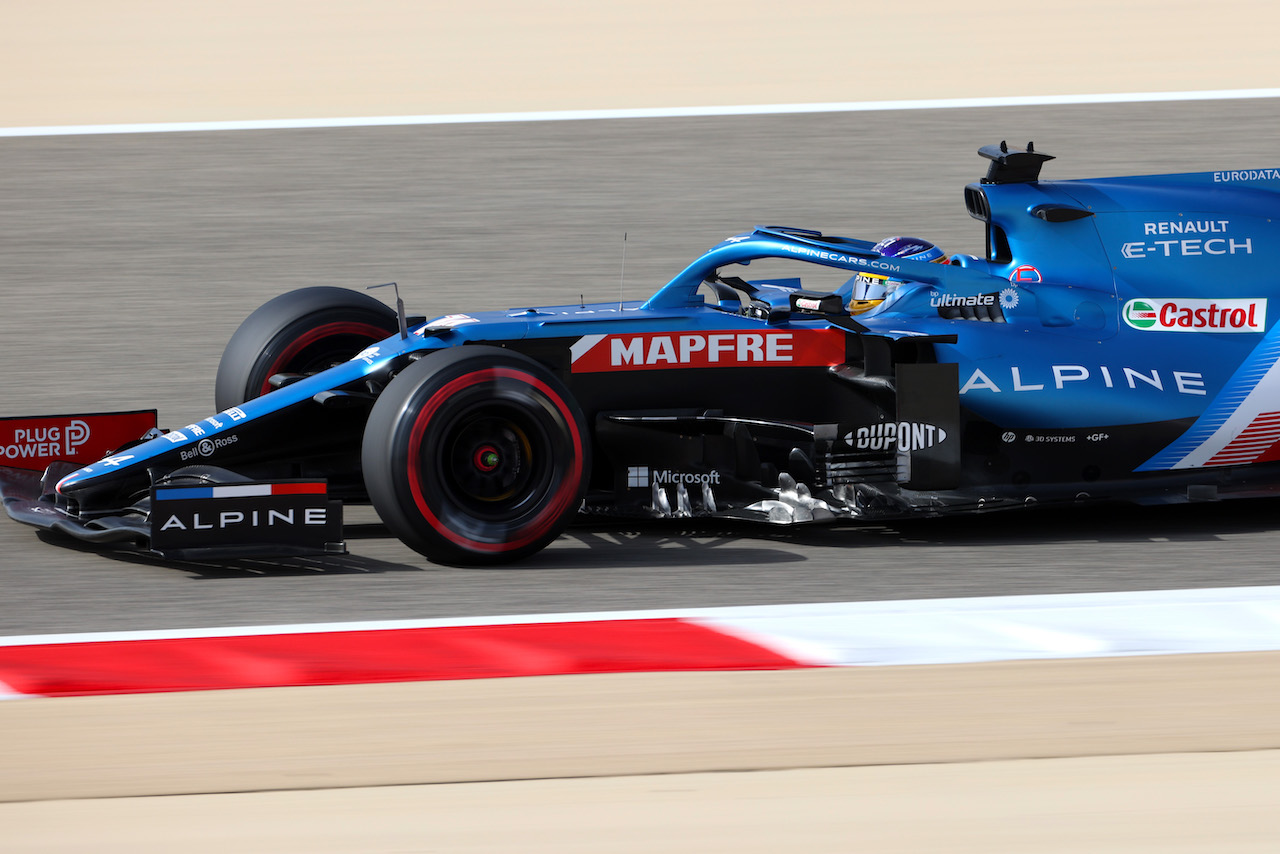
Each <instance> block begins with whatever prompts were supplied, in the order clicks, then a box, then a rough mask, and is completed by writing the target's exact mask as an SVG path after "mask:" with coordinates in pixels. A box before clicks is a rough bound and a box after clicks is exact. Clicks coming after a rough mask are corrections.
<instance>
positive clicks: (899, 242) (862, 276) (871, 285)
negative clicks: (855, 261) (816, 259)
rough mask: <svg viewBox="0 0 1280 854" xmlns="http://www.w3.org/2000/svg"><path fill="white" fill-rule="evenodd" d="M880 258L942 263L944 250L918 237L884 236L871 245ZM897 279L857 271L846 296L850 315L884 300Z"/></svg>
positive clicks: (896, 285) (945, 256) (868, 309)
mask: <svg viewBox="0 0 1280 854" xmlns="http://www.w3.org/2000/svg"><path fill="white" fill-rule="evenodd" d="M872 248H873V249H874V250H875V251H876V252H878V253H880V256H881V257H883V258H905V259H907V260H908V261H924V262H926V263H929V262H931V263H934V264H946V263H947V261H948V258H947V253H945V252H943V251H942V249H941V248H939V247H938V246H937V245H935V244H933V243H930V242H929V241H927V240H921V239H920V238H918V237H886V238H885V239H884V240H881V241H880V242H879V243H877V244H876V245H875V246H873V247H872ZM901 284H902V280H901V279H891V278H889V277H888V276H882V275H879V274H876V273H859V274H858V275H856V276H854V278H853V293H852V295H851V296H850V299H849V312H850V314H861V313H862V312H864V311H870V310H871V309H873V308H875V307H876V306H878V305H879V304H880V303H882V302H884V300H885V298H886V297H887V296H889V294H891V293H893V292H894V291H895V290H896V289H897V287H898V285H901Z"/></svg>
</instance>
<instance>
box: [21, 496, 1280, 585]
mask: <svg viewBox="0 0 1280 854" xmlns="http://www.w3.org/2000/svg"><path fill="white" fill-rule="evenodd" d="M1277 520H1280V499H1257V500H1250V501H1231V502H1220V503H1206V504H1178V505H1169V506H1162V507H1138V506H1134V505H1128V504H1117V505H1094V506H1089V507H1075V506H1069V507H1038V508H1030V509H1026V510H1015V511H1008V512H1000V513H988V514H976V515H968V516H951V517H939V518H933V519H913V520H906V521H898V522H893V523H886V524H878V525H866V524H852V523H837V524H831V525H799V526H764V525H759V524H753V523H748V522H737V521H733V520H715V519H697V518H688V519H654V520H631V519H627V520H618V519H610V520H600V519H589V520H584V521H581V522H576V523H575V524H573V525H571V526H570V527H569V529H568V530H567V531H566V532H565V534H563V535H562V536H561V538H560V540H559V541H558V542H557V543H555V544H553V545H552V546H551V547H550V548H548V549H546V550H544V551H542V552H539V553H538V554H535V555H533V556H532V557H530V558H527V559H525V560H523V561H520V562H517V563H511V564H499V565H496V566H486V567H470V568H466V569H464V570H463V571H487V572H493V571H506V572H513V571H520V572H546V571H555V570H564V569H573V570H580V569H595V568H626V567H645V566H654V565H662V564H667V563H673V562H679V563H686V564H687V563H696V564H701V565H706V566H727V565H734V564H752V565H757V566H763V565H770V564H791V563H801V562H804V561H806V560H809V555H807V554H806V549H840V550H845V549H863V548H868V547H877V546H892V547H898V548H940V547H958V546H963V547H983V546H986V547H992V548H999V547H1008V546H1016V545H1023V546H1035V545H1051V544H1055V543H1108V544H1117V545H1119V544H1126V543H1144V542H1212V541H1217V540H1220V539H1222V538H1224V537H1227V536H1231V535H1241V534H1244V535H1247V534H1263V533H1266V532H1269V531H1273V530H1277V529H1280V523H1278V522H1277ZM343 531H344V536H345V538H346V540H347V542H348V546H349V548H350V550H351V551H350V553H349V554H344V555H320V556H307V557H269V558H268V557H263V558H228V559H206V560H171V559H166V558H162V557H160V556H158V555H154V554H151V553H149V552H146V551H142V550H137V549H127V548H123V549H120V548H117V549H103V548H101V547H96V546H93V545H90V544H86V543H81V542H79V541H76V540H71V539H67V538H63V537H60V536H58V535H56V534H50V533H48V532H39V537H40V539H42V540H44V541H45V542H47V543H50V544H54V545H57V546H59V547H61V548H67V549H72V550H75V551H80V552H87V553H96V554H99V555H101V556H103V557H107V558H109V559H112V560H118V561H124V562H128V563H135V564H140V565H145V566H153V567H163V568H166V569H175V570H179V571H182V572H186V573H190V574H191V575H192V576H194V577H196V578H199V579H236V578H241V579H242V578H251V577H265V576H270V577H281V576H314V575H368V574H377V573H387V572H442V571H458V569H457V568H453V567H443V566H439V565H436V564H432V563H430V562H429V561H427V560H426V558H422V557H418V556H417V555H414V554H412V553H410V552H408V551H407V549H406V548H405V547H403V546H402V545H401V544H400V543H399V542H398V541H396V540H395V539H394V538H393V537H392V536H391V534H390V533H389V532H388V531H387V529H386V527H385V526H384V525H382V524H381V523H378V522H365V523H358V524H348V525H346V526H345V527H344V529H343Z"/></svg>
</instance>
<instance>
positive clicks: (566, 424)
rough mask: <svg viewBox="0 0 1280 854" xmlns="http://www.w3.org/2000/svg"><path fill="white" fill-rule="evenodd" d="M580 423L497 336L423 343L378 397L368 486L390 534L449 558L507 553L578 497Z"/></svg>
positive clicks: (529, 542)
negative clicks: (497, 343)
mask: <svg viewBox="0 0 1280 854" xmlns="http://www.w3.org/2000/svg"><path fill="white" fill-rule="evenodd" d="M587 443H588V435H587V429H586V423H585V421H584V420H583V417H582V413H581V412H580V411H579V409H578V407H577V405H576V404H575V403H574V401H573V398H572V397H570V395H569V393H568V391H567V390H566V389H565V388H564V386H563V385H562V384H561V383H560V381H559V380H557V379H556V377H555V376H554V375H553V374H552V373H551V371H549V370H548V369H547V368H545V367H543V366H542V365H541V364H539V363H538V362H536V361H534V360H533V359H530V358H527V357H525V356H523V355H520V354H517V353H512V352H509V351H507V350H503V349H500V348H497V347H487V346H478V345H476V346H464V347H458V348H455V349H449V350H442V351H439V352H437V353H433V354H431V355H428V356H426V357H424V358H422V359H420V360H419V361H417V362H415V363H414V364H412V365H410V366H409V367H408V368H406V369H405V370H404V371H402V372H401V373H400V374H399V375H398V376H397V377H396V378H395V380H393V381H392V383H391V384H390V385H389V386H388V387H387V389H386V390H385V391H384V392H383V393H382V395H381V396H380V397H379V398H378V400H377V402H376V403H375V404H374V406H373V411H372V412H371V413H370V415H369V422H368V424H367V425H366V427H365V434H364V443H363V446H362V459H363V465H364V480H365V488H366V490H367V491H368V494H369V499H370V500H371V501H372V502H373V506H374V508H375V509H376V510H377V511H378V515H379V516H381V517H382V520H383V522H385V523H386V525H387V527H388V528H389V529H390V530H391V532H392V533H393V534H395V535H396V536H397V537H399V538H400V539H401V540H403V541H404V543H405V544H406V545H408V546H409V547H410V548H413V549H415V550H416V551H418V552H421V553H422V554H424V555H426V556H427V558H428V559H430V560H432V561H434V562H436V563H443V564H451V565H478V564H496V563H506V562H509V561H514V560H518V559H520V558H523V557H526V556H528V555H531V554H533V553H535V552H537V551H539V550H540V549H542V548H543V547H545V546H546V545H547V544H548V543H550V542H551V541H552V540H554V539H555V538H556V537H557V536H558V535H559V534H560V532H561V531H562V530H563V529H564V526H565V525H566V524H567V523H568V521H569V519H570V518H571V517H572V515H573V514H574V513H575V512H577V510H578V507H579V505H580V504H581V502H582V495H583V492H584V490H585V489H586V485H587V479H588V460H589V459H590V454H589V451H588V448H587Z"/></svg>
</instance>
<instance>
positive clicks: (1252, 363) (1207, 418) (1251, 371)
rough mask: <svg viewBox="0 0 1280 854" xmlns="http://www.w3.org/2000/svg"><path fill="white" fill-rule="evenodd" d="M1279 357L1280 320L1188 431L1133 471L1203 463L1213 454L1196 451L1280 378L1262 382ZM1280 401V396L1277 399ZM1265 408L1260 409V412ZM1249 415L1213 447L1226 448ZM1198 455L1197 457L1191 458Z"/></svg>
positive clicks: (1167, 468)
mask: <svg viewBox="0 0 1280 854" xmlns="http://www.w3.org/2000/svg"><path fill="white" fill-rule="evenodd" d="M1278 360H1280V323H1277V324H1275V325H1274V326H1272V327H1271V331H1270V332H1268V333H1267V335H1266V337H1265V338H1263V339H1262V343H1261V344H1259V345H1258V347H1257V348H1256V349H1255V350H1254V351H1253V352H1252V353H1251V354H1249V358H1247V359H1245V360H1244V362H1243V363H1242V364H1241V365H1240V367H1239V368H1237V369H1236V372H1235V373H1234V374H1232V375H1231V379H1229V380H1227V384H1226V385H1225V386H1223V388H1222V391H1221V392H1219V393H1218V396H1217V397H1215V398H1214V399H1213V402H1212V403H1210V404H1209V406H1208V407H1207V408H1206V409H1205V411H1204V412H1203V413H1202V414H1201V415H1200V417H1199V418H1197V419H1196V422H1195V423H1194V424H1192V425H1191V427H1190V428H1189V429H1188V430H1187V432H1185V433H1183V434H1182V435H1181V436H1180V437H1178V439H1177V440H1176V441H1174V442H1173V443H1172V444H1171V445H1169V446H1168V447H1166V448H1165V449H1164V450H1163V451H1160V453H1158V454H1156V455H1155V456H1154V457H1152V458H1151V459H1149V460H1147V461H1146V462H1145V463H1143V464H1142V465H1140V466H1138V467H1137V468H1136V469H1134V471H1167V470H1169V469H1177V468H1192V467H1195V466H1197V465H1202V464H1203V460H1201V459H1199V458H1200V457H1203V458H1204V459H1208V458H1209V457H1211V456H1212V455H1213V454H1212V453H1209V454H1207V455H1205V454H1198V455H1197V454H1196V451H1198V450H1200V449H1202V448H1204V447H1205V445H1206V444H1208V443H1209V442H1210V441H1211V440H1212V439H1213V438H1214V437H1215V436H1216V435H1218V433H1219V431H1221V430H1222V428H1223V426H1225V425H1226V424H1227V422H1228V420H1229V419H1230V418H1231V417H1232V416H1233V415H1235V414H1236V413H1237V412H1240V410H1241V408H1242V407H1243V406H1244V404H1245V401H1247V400H1248V399H1249V397H1250V396H1251V395H1253V394H1254V393H1255V392H1256V391H1258V388H1259V386H1260V385H1261V386H1266V387H1270V386H1273V385H1275V384H1276V383H1277V381H1280V374H1273V375H1272V377H1271V379H1272V381H1271V382H1268V383H1263V380H1264V379H1265V378H1267V376H1268V374H1272V372H1273V371H1274V370H1275V369H1276V367H1277V361H1278ZM1276 402H1277V403H1280V398H1277V401H1276ZM1261 411H1262V409H1261V408H1259V409H1258V412H1261ZM1256 414H1257V413H1252V414H1249V415H1248V417H1247V418H1245V419H1243V421H1244V423H1243V424H1242V425H1240V427H1239V429H1237V430H1235V431H1234V433H1233V434H1232V435H1230V436H1226V438H1225V441H1220V442H1218V443H1215V445H1216V446H1217V447H1214V448H1212V449H1211V450H1212V451H1213V452H1215V453H1216V451H1218V450H1221V447H1225V446H1226V444H1227V443H1228V442H1230V441H1231V439H1232V438H1234V437H1235V435H1236V434H1238V433H1239V432H1240V430H1242V429H1244V428H1245V427H1247V426H1248V425H1249V423H1250V422H1251V421H1252V420H1253V417H1254V415H1256ZM1193 455H1195V459H1194V460H1193V459H1191V458H1192V457H1193Z"/></svg>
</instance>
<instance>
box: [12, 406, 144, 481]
mask: <svg viewBox="0 0 1280 854" xmlns="http://www.w3.org/2000/svg"><path fill="white" fill-rule="evenodd" d="M155 426H156V411H155V410H154V409H139V410H134V411H131V412H99V413H92V414H87V415H37V416H34V417H29V418H0V466H12V467H14V468H20V469H29V470H31V471H44V470H45V467H46V466H48V465H49V463H51V462H53V461H55V460H65V461H68V462H73V463H92V462H95V461H97V460H100V459H102V458H103V457H105V456H107V455H108V454H110V453H111V452H112V451H115V450H116V449H118V448H120V447H121V446H123V445H125V444H128V443H129V442H132V441H133V440H135V439H140V438H142V436H143V435H144V434H145V433H146V432H147V431H148V430H151V429H153V428H154V427H155Z"/></svg>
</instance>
